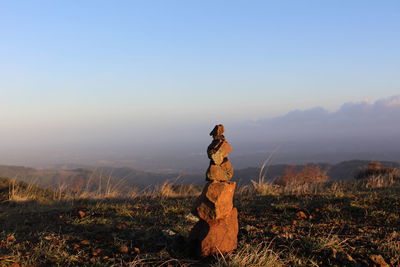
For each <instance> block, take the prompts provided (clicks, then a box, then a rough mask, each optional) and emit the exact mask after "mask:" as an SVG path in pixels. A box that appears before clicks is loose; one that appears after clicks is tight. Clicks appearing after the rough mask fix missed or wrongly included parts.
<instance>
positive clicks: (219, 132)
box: [210, 124, 225, 137]
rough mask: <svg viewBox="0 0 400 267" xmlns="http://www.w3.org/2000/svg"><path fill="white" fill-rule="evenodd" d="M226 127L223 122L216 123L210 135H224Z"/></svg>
mask: <svg viewBox="0 0 400 267" xmlns="http://www.w3.org/2000/svg"><path fill="white" fill-rule="evenodd" d="M224 131H225V129H224V125H222V124H218V125H215V127H214V129H213V130H212V131H211V133H210V135H211V136H213V137H214V136H219V135H222V134H223V133H224Z"/></svg>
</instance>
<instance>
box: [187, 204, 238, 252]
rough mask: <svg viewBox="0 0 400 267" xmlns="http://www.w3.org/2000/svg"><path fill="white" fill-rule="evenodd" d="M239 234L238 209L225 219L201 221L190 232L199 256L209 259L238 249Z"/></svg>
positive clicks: (233, 210) (234, 209)
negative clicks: (214, 255)
mask: <svg viewBox="0 0 400 267" xmlns="http://www.w3.org/2000/svg"><path fill="white" fill-rule="evenodd" d="M238 232H239V224H238V213H237V209H236V208H233V209H232V212H231V213H230V214H229V215H228V216H227V217H225V218H223V219H219V220H213V221H210V222H206V221H204V220H200V221H199V222H198V223H197V224H196V225H195V226H194V227H193V229H192V231H191V232H190V236H189V238H190V240H191V241H192V242H193V245H194V249H195V252H196V254H197V255H198V256H201V257H207V256H210V255H212V254H219V253H225V252H229V251H232V250H235V249H236V248H237V236H238Z"/></svg>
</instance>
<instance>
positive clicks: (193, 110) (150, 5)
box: [0, 0, 400, 133]
mask: <svg viewBox="0 0 400 267" xmlns="http://www.w3.org/2000/svg"><path fill="white" fill-rule="evenodd" d="M399 14H400V2H399V1H366V0H363V1H320V0H319V1H299V0H293V1H232V0H230V1H172V0H171V1H2V2H1V5H0V94H1V95H0V120H1V121H2V125H3V127H5V128H6V129H9V131H10V132H12V131H13V130H15V129H18V130H19V131H25V132H28V133H29V131H31V130H32V129H35V128H36V129H37V128H41V129H64V128H72V129H74V127H76V129H80V130H82V127H87V128H93V129H95V128H96V127H104V125H111V126H110V127H112V125H113V123H121V124H123V123H124V122H126V123H129V124H135V123H136V124H137V125H153V126H154V127H157V125H160V126H162V127H164V126H166V125H179V124H180V123H184V124H185V123H189V122H190V123H191V124H196V123H205V124H207V123H210V124H213V123H214V121H218V122H235V121H242V120H248V119H258V118H265V117H271V116H276V115H279V114H284V113H286V112H288V111H290V110H293V109H307V108H311V107H314V106H322V107H325V108H328V109H330V110H335V109H337V108H339V106H340V105H341V104H343V103H344V102H347V101H358V100H362V99H364V98H369V99H371V100H376V99H379V98H382V97H389V96H392V95H396V94H399V92H400V80H399V77H400V49H399V47H400V34H399V32H400V16H399ZM154 129H157V128H154ZM160 129H161V128H160ZM71 131H72V130H71Z"/></svg>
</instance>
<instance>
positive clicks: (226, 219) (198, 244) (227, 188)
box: [190, 124, 239, 257]
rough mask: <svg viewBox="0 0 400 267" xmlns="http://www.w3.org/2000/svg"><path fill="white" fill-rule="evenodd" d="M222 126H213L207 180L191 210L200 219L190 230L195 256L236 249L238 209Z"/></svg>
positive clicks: (228, 149)
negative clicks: (234, 202)
mask: <svg viewBox="0 0 400 267" xmlns="http://www.w3.org/2000/svg"><path fill="white" fill-rule="evenodd" d="M223 133H224V126H223V125H222V124H219V125H216V126H215V128H214V129H213V130H212V132H211V133H210V135H211V136H212V138H213V141H212V143H211V144H210V145H209V146H208V149H207V154H208V158H209V159H210V166H209V167H208V170H207V173H206V181H208V183H207V184H206V186H205V187H204V189H203V192H202V194H201V195H200V196H199V198H198V199H197V200H196V202H195V205H194V208H193V211H192V213H193V214H194V215H196V216H197V217H199V218H200V220H199V221H198V222H197V224H196V225H195V226H194V227H193V229H192V231H191V232H190V240H191V242H192V244H194V246H195V252H196V254H197V255H198V256H201V257H207V256H210V255H213V254H220V253H225V252H229V251H232V250H235V249H236V248H237V235H238V230H239V225H238V212H237V209H236V208H234V207H233V195H234V192H235V186H236V183H235V182H230V181H229V180H230V179H231V178H232V176H233V168H232V165H231V163H230V161H229V159H228V154H229V153H230V152H231V146H230V144H229V143H228V142H227V141H226V140H225V137H224V135H223Z"/></svg>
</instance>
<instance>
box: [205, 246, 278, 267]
mask: <svg viewBox="0 0 400 267" xmlns="http://www.w3.org/2000/svg"><path fill="white" fill-rule="evenodd" d="M270 246H271V243H269V244H265V243H264V242H262V243H260V244H258V245H249V244H247V245H244V246H243V247H240V248H239V249H238V250H237V251H235V252H231V253H228V254H226V255H223V254H219V255H216V257H215V258H216V262H215V263H213V264H212V265H211V266H213V267H228V266H229V267H235V266H237V267H244V266H249V267H259V266H284V261H283V260H282V259H281V257H280V255H279V253H276V252H275V251H273V250H272V249H271V248H270Z"/></svg>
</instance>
